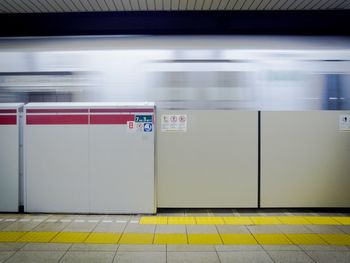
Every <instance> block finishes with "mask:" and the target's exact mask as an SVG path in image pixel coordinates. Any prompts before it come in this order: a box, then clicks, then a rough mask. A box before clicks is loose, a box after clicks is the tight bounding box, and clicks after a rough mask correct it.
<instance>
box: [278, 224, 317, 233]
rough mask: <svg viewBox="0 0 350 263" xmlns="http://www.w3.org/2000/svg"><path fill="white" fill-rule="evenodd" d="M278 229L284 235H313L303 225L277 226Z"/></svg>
mask: <svg viewBox="0 0 350 263" xmlns="http://www.w3.org/2000/svg"><path fill="white" fill-rule="evenodd" d="M277 228H278V229H280V230H281V232H282V233H284V234H312V233H314V232H313V231H312V230H311V229H309V228H307V227H305V226H304V225H278V226H277Z"/></svg>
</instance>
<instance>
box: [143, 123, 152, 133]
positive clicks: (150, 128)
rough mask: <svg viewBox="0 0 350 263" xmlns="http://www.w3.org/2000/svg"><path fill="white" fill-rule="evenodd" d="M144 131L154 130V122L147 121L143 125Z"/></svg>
mask: <svg viewBox="0 0 350 263" xmlns="http://www.w3.org/2000/svg"><path fill="white" fill-rule="evenodd" d="M143 131H144V132H152V123H145V124H144V126H143Z"/></svg>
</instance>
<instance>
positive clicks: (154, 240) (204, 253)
mask: <svg viewBox="0 0 350 263" xmlns="http://www.w3.org/2000/svg"><path fill="white" fill-rule="evenodd" d="M237 218H239V219H237ZM0 262H347V263H348V262H350V213H347V212H334V211H331V212H319V211H313V210H266V209H262V210H253V209H239V210H233V209H215V210H205V209H204V210H203V209H201V210H198V209H197V210H191V209H188V210H181V209H177V210H174V209H171V210H161V211H159V213H158V214H157V215H156V216H140V215H58V214H0Z"/></svg>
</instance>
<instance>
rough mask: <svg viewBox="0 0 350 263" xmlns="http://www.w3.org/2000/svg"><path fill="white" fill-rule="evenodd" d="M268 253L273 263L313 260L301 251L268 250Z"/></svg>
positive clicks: (300, 262)
mask: <svg viewBox="0 0 350 263" xmlns="http://www.w3.org/2000/svg"><path fill="white" fill-rule="evenodd" d="M268 253H269V255H270V257H271V258H272V260H273V261H274V262H275V263H312V262H314V261H313V260H312V259H311V258H310V257H309V256H308V255H307V254H306V253H305V252H303V251H269V252H268Z"/></svg>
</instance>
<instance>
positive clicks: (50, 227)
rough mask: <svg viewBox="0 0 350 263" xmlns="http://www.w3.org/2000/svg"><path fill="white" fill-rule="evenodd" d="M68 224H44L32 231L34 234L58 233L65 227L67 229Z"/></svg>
mask: <svg viewBox="0 0 350 263" xmlns="http://www.w3.org/2000/svg"><path fill="white" fill-rule="evenodd" d="M69 224H70V223H62V222H59V221H58V222H44V223H42V224H40V225H38V226H37V227H35V228H34V229H32V231H35V232H60V231H62V230H63V229H64V228H65V227H67V226H68V225H69Z"/></svg>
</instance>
